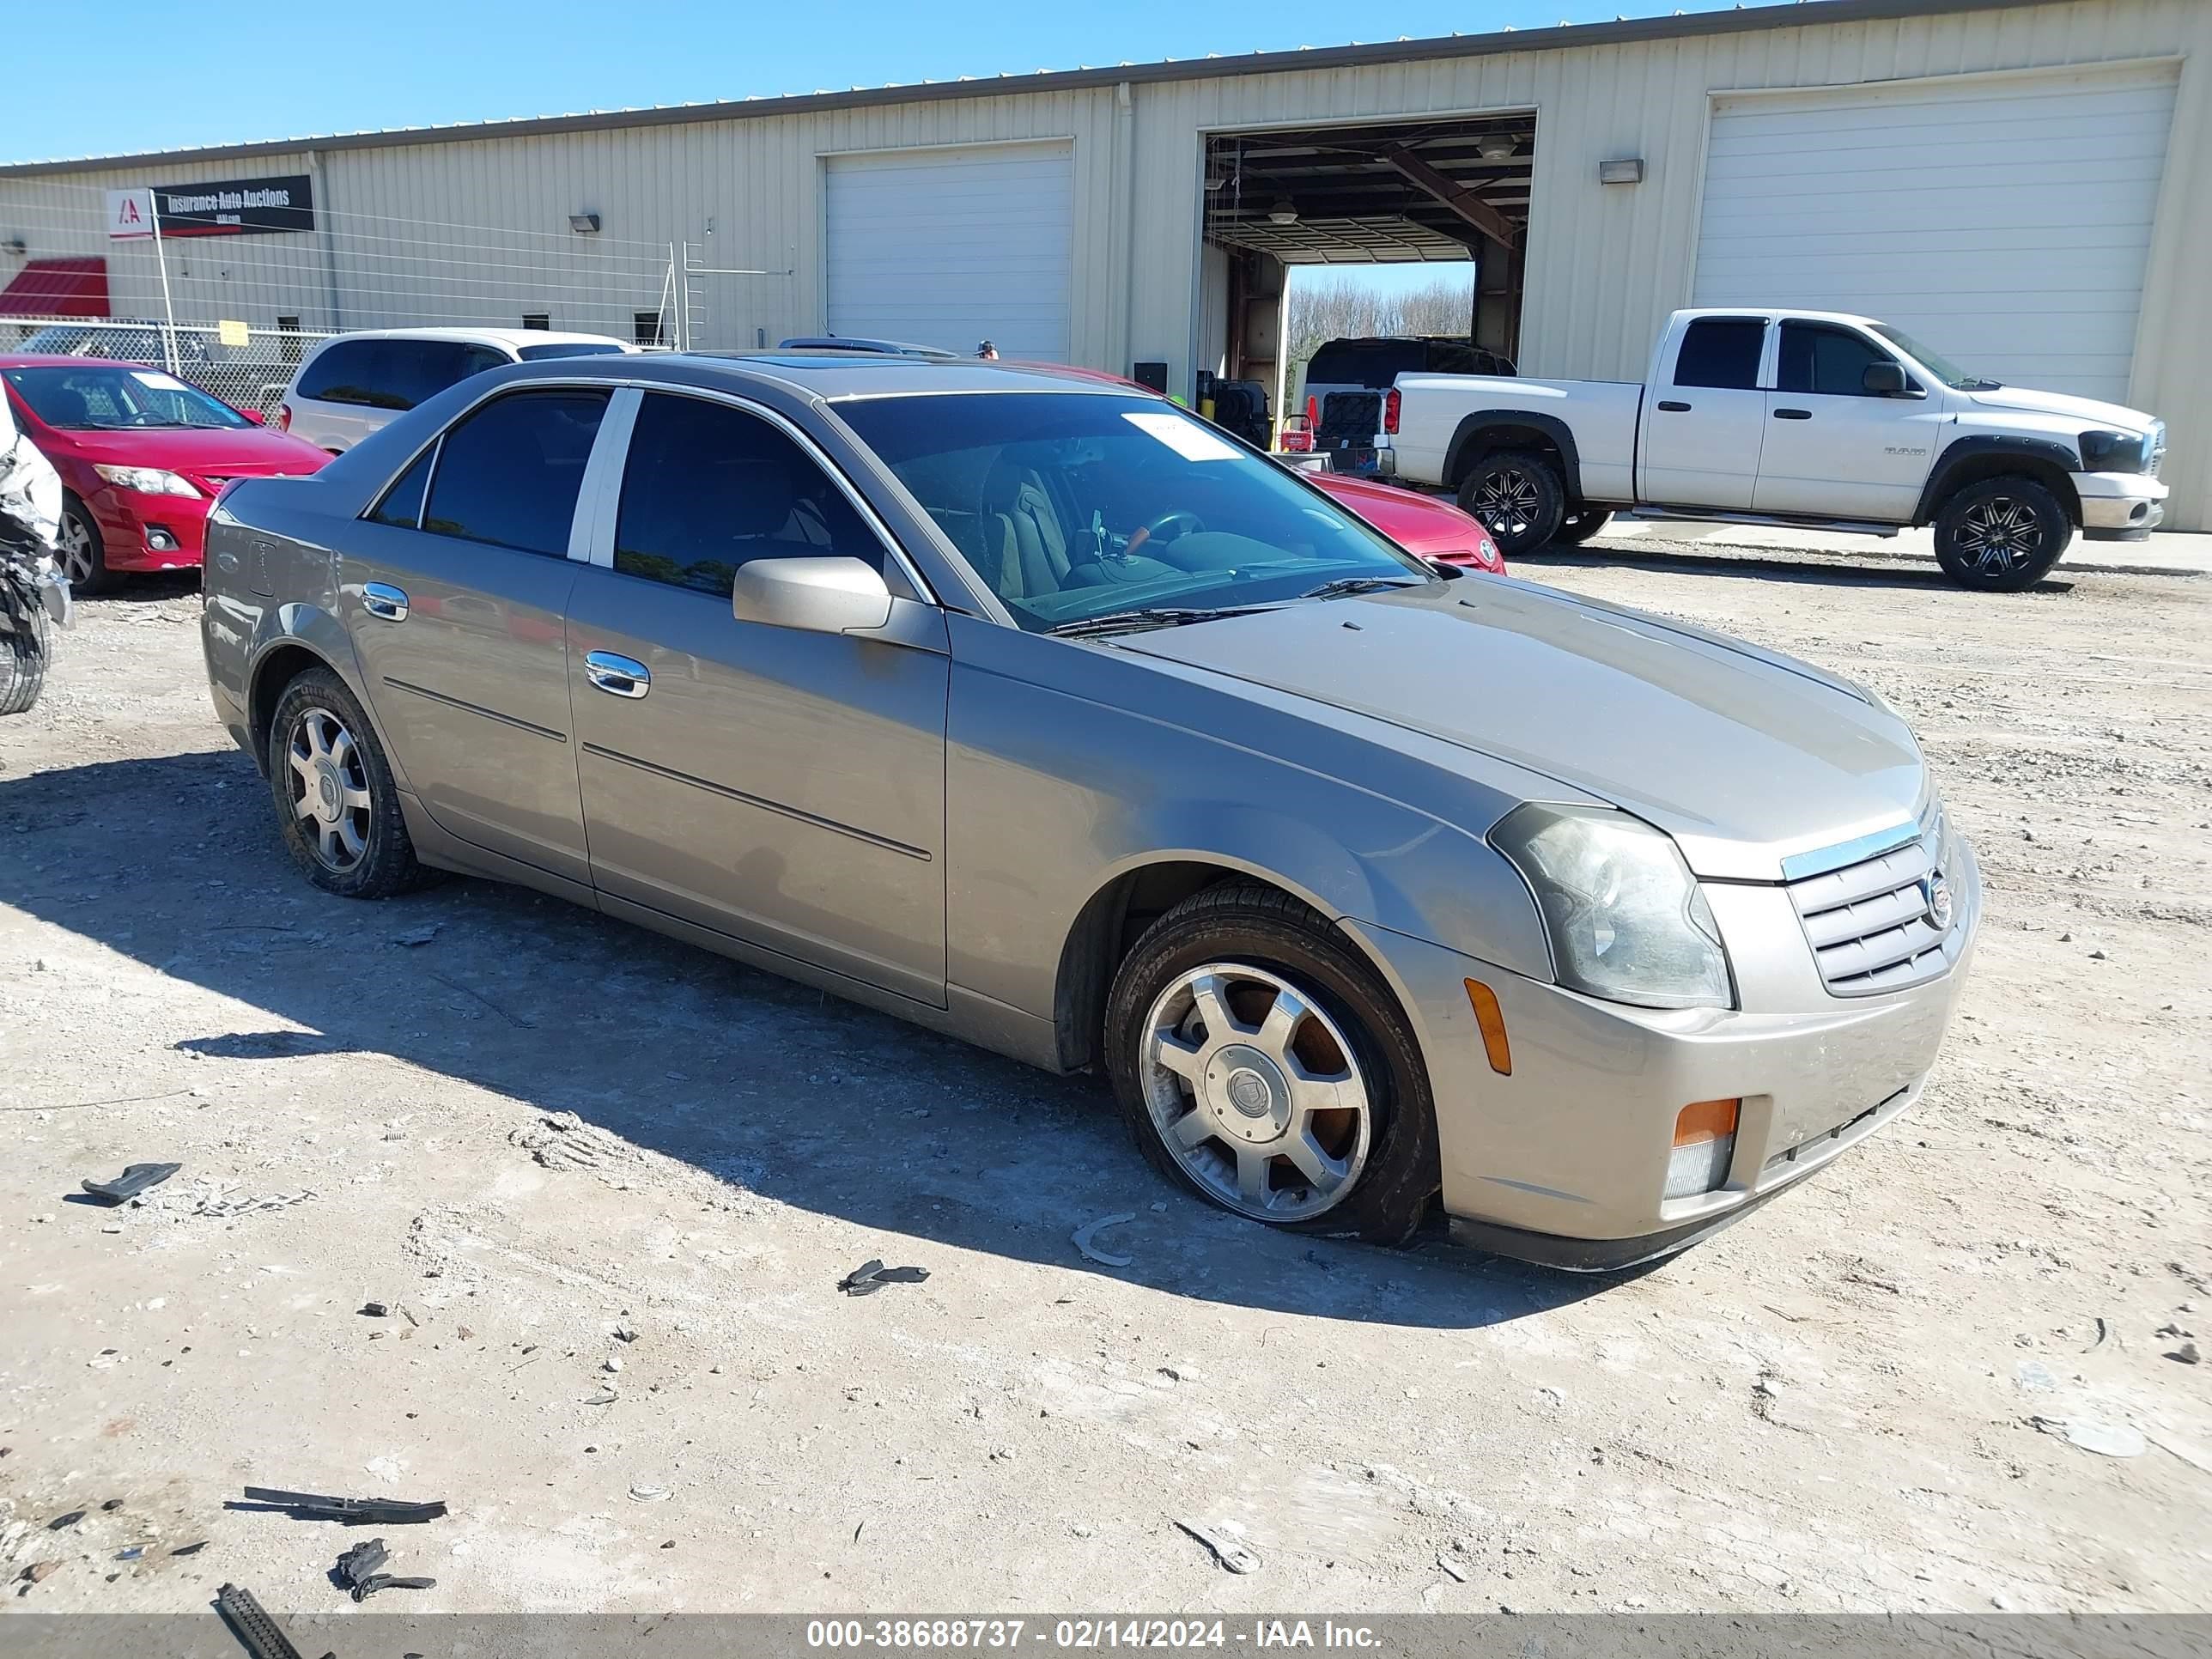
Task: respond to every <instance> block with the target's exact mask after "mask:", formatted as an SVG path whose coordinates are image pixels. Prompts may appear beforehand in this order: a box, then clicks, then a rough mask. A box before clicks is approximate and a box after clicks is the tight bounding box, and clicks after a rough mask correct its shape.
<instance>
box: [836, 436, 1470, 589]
mask: <svg viewBox="0 0 2212 1659" xmlns="http://www.w3.org/2000/svg"><path fill="white" fill-rule="evenodd" d="M833 407H834V408H835V410H836V414H837V416H838V417H839V418H840V419H842V421H843V422H845V423H846V424H847V425H848V427H850V428H852V429H853V431H854V433H855V434H856V435H858V436H859V437H860V440H861V441H862V442H864V443H866V445H867V446H868V447H870V448H871V449H872V450H874V451H875V453H876V454H877V455H878V457H880V458H881V459H882V460H883V461H884V465H887V466H889V467H890V470H891V471H892V472H893V473H895V474H896V476H897V477H898V480H899V482H900V483H902V484H903V485H905V486H906V488H907V489H908V492H909V493H910V494H911V495H913V496H914V497H915V500H916V501H919V502H920V503H921V506H922V507H923V508H924V509H926V510H927V512H928V513H929V515H930V517H931V518H932V519H933V520H935V521H936V524H937V526H938V528H939V530H941V531H942V532H944V534H945V538H946V539H947V540H949V541H950V542H951V544H952V545H953V546H954V547H955V548H957V550H959V552H960V554H961V556H962V557H963V558H964V559H965V560H966V561H967V562H969V564H970V565H971V566H973V567H974V568H975V572H976V574H978V575H979V576H980V577H981V579H982V580H983V583H984V585H985V586H987V587H989V588H990V589H991V590H992V591H993V592H995V593H997V594H998V596H999V597H1000V599H1002V600H1004V601H1005V603H1006V608H1007V610H1008V611H1011V612H1012V614H1013V616H1014V618H1015V619H1016V620H1017V621H1018V623H1020V624H1021V625H1022V626H1023V627H1024V628H1025V629H1030V630H1032V631H1035V632H1044V631H1049V630H1050V629H1055V628H1064V627H1066V626H1067V625H1069V624H1071V623H1082V622H1085V621H1087V620H1088V619H1091V618H1093V617H1103V616H1105V615H1107V614H1108V613H1109V612H1118V611H1126V610H1129V609H1132V608H1135V607H1143V606H1162V607H1194V608H1205V609H1218V608H1223V607H1234V606H1241V605H1255V604H1268V603H1273V602H1276V601H1279V600H1288V599H1297V598H1298V597H1300V596H1301V595H1304V594H1306V593H1310V592H1312V591H1313V590H1314V589H1315V588H1316V587H1318V586H1323V585H1325V584H1330V583H1334V582H1338V581H1347V582H1357V581H1364V580H1375V581H1376V582H1378V583H1380V584H1383V585H1395V583H1398V582H1403V581H1412V580H1425V579H1427V578H1428V577H1429V574H1430V573H1429V572H1428V570H1427V569H1426V568H1425V567H1423V566H1421V565H1420V564H1419V563H1418V562H1416V561H1414V560H1413V559H1412V558H1411V557H1410V556H1407V555H1405V554H1402V553H1401V552H1399V551H1398V550H1396V549H1395V548H1394V547H1392V546H1391V545H1390V544H1389V543H1388V542H1387V541H1385V540H1384V539H1383V538H1382V537H1381V536H1380V535H1379V534H1377V533H1376V532H1375V531H1373V530H1370V528H1369V527H1368V526H1365V525H1364V524H1362V523H1361V522H1360V521H1359V520H1357V519H1355V518H1353V517H1352V515H1351V514H1350V513H1346V512H1345V511H1344V510H1343V509H1342V508H1341V507H1338V506H1337V505H1336V504H1335V503H1334V501H1330V500H1329V499H1328V497H1326V496H1324V495H1322V494H1321V493H1320V492H1319V491H1317V490H1315V489H1310V488H1309V487H1308V486H1306V485H1305V484H1303V483H1299V482H1298V481H1297V479H1296V478H1294V477H1291V475H1290V474H1289V473H1288V472H1286V471H1284V470H1283V469H1281V468H1280V467H1278V466H1276V465H1274V464H1273V463H1272V462H1270V461H1267V460H1266V459H1262V458H1261V457H1260V456H1258V455H1255V454H1254V453H1251V452H1250V451H1249V450H1246V449H1243V448H1240V447H1238V446H1237V445H1235V444H1232V443H1231V442H1230V441H1228V440H1227V439H1225V438H1224V437H1222V436H1221V435H1220V434H1219V433H1218V432H1217V431H1215V430H1214V429H1213V428H1212V427H1210V426H1207V425H1206V424H1205V423H1203V422H1200V421H1197V420H1195V419H1194V418H1192V417H1191V416H1188V415H1187V414H1185V413H1183V412H1182V410H1177V409H1176V408H1175V407H1173V406H1172V405H1170V404H1165V403H1163V402H1162V401H1160V400H1159V399H1158V398H1144V397H1137V396H1127V397H1124V396H1121V395H1119V394H1097V395H1093V394H1089V393H1064V392H977V393H959V394H951V395H943V396H921V397H887V398H850V399H847V400H845V401H842V402H841V403H838V404H835V405H833Z"/></svg>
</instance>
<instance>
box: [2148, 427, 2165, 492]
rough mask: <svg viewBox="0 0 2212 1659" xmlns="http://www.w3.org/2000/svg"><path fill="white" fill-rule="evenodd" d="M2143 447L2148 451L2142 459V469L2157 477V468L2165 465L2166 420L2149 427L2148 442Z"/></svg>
mask: <svg viewBox="0 0 2212 1659" xmlns="http://www.w3.org/2000/svg"><path fill="white" fill-rule="evenodd" d="M2145 448H2146V451H2147V452H2148V453H2146V454H2145V456H2144V459H2143V471H2146V472H2148V473H2149V474H2150V476H2151V477H2154V478H2155V477H2158V470H2159V468H2160V467H2161V466H2164V465H2166V422H2164V421H2160V422H2159V423H2158V424H2157V425H2156V426H2154V427H2153V428H2151V429H2150V442H2149V443H2148V445H2146V446H2145Z"/></svg>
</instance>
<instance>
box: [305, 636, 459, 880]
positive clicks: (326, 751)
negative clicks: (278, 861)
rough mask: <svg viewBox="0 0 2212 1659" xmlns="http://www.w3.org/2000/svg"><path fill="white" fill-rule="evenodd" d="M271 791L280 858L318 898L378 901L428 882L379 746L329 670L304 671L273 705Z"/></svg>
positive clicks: (356, 706)
mask: <svg viewBox="0 0 2212 1659" xmlns="http://www.w3.org/2000/svg"><path fill="white" fill-rule="evenodd" d="M269 787H270V793H271V794H272V795H273V796H274V797H275V799H276V825H277V831H278V833H279V834H280V835H282V836H283V838H284V847H285V850H286V851H288V852H289V853H290V854H291V855H292V862H293V863H295V864H296V865H298V866H300V872H301V874H302V875H304V876H306V877H307V879H308V880H309V881H311V882H313V884H315V885H316V886H318V887H319V888H321V889H322V890H324V891H325V892H326V893H337V894H338V895H340V896H343V897H345V898H363V899H380V898H389V897H391V896H392V895H394V894H396V893H404V892H409V891H410V890H413V889H415V888H417V887H422V886H425V885H427V884H428V881H429V879H430V876H429V872H427V871H425V870H424V869H423V868H422V866H421V865H420V864H419V863H417V862H416V858H415V847H414V843H413V842H410V840H409V839H408V836H407V824H406V822H405V820H404V819H403V818H402V817H400V815H399V786H398V783H397V781H394V779H393V778H392V766H391V763H389V762H387V761H386V759H385V757H384V746H383V745H382V744H380V743H379V742H378V741H377V740H376V732H375V730H374V728H373V727H372V726H370V725H369V723H368V715H367V714H365V713H363V712H362V707H361V705H360V703H358V702H356V701H355V700H354V696H353V693H352V692H350V691H349V690H346V685H345V682H344V681H343V680H341V679H340V678H338V677H337V675H336V674H333V673H332V672H331V671H330V670H329V669H327V668H311V669H309V670H308V671H307V672H306V673H304V674H302V675H301V676H300V678H297V679H295V680H294V681H293V682H292V683H291V684H289V685H288V686H286V687H285V688H284V695H283V696H282V697H281V698H279V699H278V700H277V703H276V718H275V719H274V720H271V721H270V726H269Z"/></svg>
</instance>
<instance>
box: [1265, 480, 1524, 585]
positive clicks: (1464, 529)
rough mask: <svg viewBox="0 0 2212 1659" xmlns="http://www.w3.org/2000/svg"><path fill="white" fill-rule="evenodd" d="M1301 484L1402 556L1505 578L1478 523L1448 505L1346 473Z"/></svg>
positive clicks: (1495, 549) (1495, 551)
mask: <svg viewBox="0 0 2212 1659" xmlns="http://www.w3.org/2000/svg"><path fill="white" fill-rule="evenodd" d="M1304 477H1305V481H1306V482H1307V483H1310V484H1312V485H1313V486H1314V487H1315V488H1316V489H1320V490H1321V491H1322V493H1323V494H1325V495H1328V496H1329V497H1330V498H1331V499H1332V500H1334V501H1335V502H1336V504H1337V505H1338V506H1339V507H1342V508H1343V509H1344V510H1345V511H1346V512H1347V513H1351V514H1352V515H1353V516H1354V517H1356V518H1361V519H1364V520H1367V522H1368V523H1370V524H1371V525H1373V526H1375V527H1376V529H1377V530H1379V531H1381V532H1383V534H1384V535H1386V536H1388V537H1389V538H1390V539H1391V540H1392V541H1394V542H1395V543H1397V544H1398V545H1399V546H1401V547H1402V548H1404V549H1405V550H1406V551H1407V552H1408V553H1413V554H1417V555H1419V556H1420V557H1422V558H1424V559H1435V560H1437V562H1440V563H1443V564H1455V565H1458V566H1460V567H1462V568H1464V569H1468V570H1486V571H1488V572H1489V573H1490V574H1492V575H1493V576H1502V575H1504V574H1505V560H1504V556H1502V555H1500V554H1499V552H1498V544H1497V543H1496V542H1494V541H1492V540H1491V539H1490V532H1488V531H1487V530H1485V529H1484V528H1483V527H1482V521H1481V520H1479V519H1477V518H1476V517H1475V516H1474V514H1473V513H1462V512H1461V511H1460V510H1459V509H1458V508H1457V507H1454V506H1453V505H1452V504H1451V503H1450V502H1449V501H1438V500H1437V498H1436V497H1435V496H1433V495H1415V494H1414V493H1413V491H1412V490H1410V489H1401V488H1400V487H1399V486H1398V485H1396V484H1386V483H1376V482H1375V481H1374V480H1373V479H1371V478H1355V477H1352V475H1351V474H1350V473H1348V472H1308V473H1306V474H1304Z"/></svg>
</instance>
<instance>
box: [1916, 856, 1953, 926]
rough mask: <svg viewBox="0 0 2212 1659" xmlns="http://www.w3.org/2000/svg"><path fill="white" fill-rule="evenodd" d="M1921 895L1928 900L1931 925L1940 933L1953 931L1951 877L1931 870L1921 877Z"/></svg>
mask: <svg viewBox="0 0 2212 1659" xmlns="http://www.w3.org/2000/svg"><path fill="white" fill-rule="evenodd" d="M1920 895H1921V896H1922V897H1923V898H1924V899H1926V900H1927V901H1928V921H1929V926H1930V927H1934V928H1935V929H1936V931H1937V932H1939V933H1948V932H1950V931H1951V878H1949V877H1948V876H1947V875H1945V874H1944V873H1943V872H1942V871H1941V870H1930V871H1929V872H1928V873H1927V875H1926V876H1924V877H1923V878H1921V883H1920Z"/></svg>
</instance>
